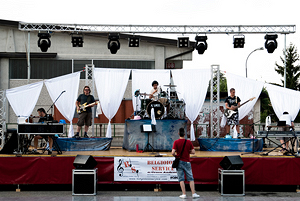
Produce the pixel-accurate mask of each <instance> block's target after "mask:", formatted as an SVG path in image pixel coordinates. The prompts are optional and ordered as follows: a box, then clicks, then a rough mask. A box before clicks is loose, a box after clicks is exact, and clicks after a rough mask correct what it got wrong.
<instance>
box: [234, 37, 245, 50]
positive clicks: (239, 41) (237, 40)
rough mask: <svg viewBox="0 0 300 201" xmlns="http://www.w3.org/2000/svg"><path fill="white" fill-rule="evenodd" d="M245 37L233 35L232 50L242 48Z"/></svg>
mask: <svg viewBox="0 0 300 201" xmlns="http://www.w3.org/2000/svg"><path fill="white" fill-rule="evenodd" d="M244 44H245V36H244V35H235V36H233V48H244Z"/></svg>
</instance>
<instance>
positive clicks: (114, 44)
mask: <svg viewBox="0 0 300 201" xmlns="http://www.w3.org/2000/svg"><path fill="white" fill-rule="evenodd" d="M119 38H120V36H119V34H109V36H108V39H109V41H108V44H107V48H108V49H109V50H110V53H112V54H116V53H117V51H118V50H119V49H120V46H121V45H120V42H119Z"/></svg>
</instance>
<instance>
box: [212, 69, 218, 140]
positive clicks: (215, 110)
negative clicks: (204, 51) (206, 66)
mask: <svg viewBox="0 0 300 201" xmlns="http://www.w3.org/2000/svg"><path fill="white" fill-rule="evenodd" d="M214 78H216V79H214ZM210 125H211V126H210V137H211V138H212V137H214V136H216V137H219V136H220V66H219V65H211V79H210Z"/></svg>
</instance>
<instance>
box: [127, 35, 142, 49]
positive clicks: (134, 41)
mask: <svg viewBox="0 0 300 201" xmlns="http://www.w3.org/2000/svg"><path fill="white" fill-rule="evenodd" d="M128 46H129V47H139V46H140V38H138V37H129V38H128Z"/></svg>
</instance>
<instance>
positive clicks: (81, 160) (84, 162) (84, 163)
mask: <svg viewBox="0 0 300 201" xmlns="http://www.w3.org/2000/svg"><path fill="white" fill-rule="evenodd" d="M96 165H97V161H96V160H95V159H94V158H93V157H92V156H91V155H77V156H76V158H75V160H74V162H73V166H74V167H75V168H76V169H94V168H95V167H96Z"/></svg>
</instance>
